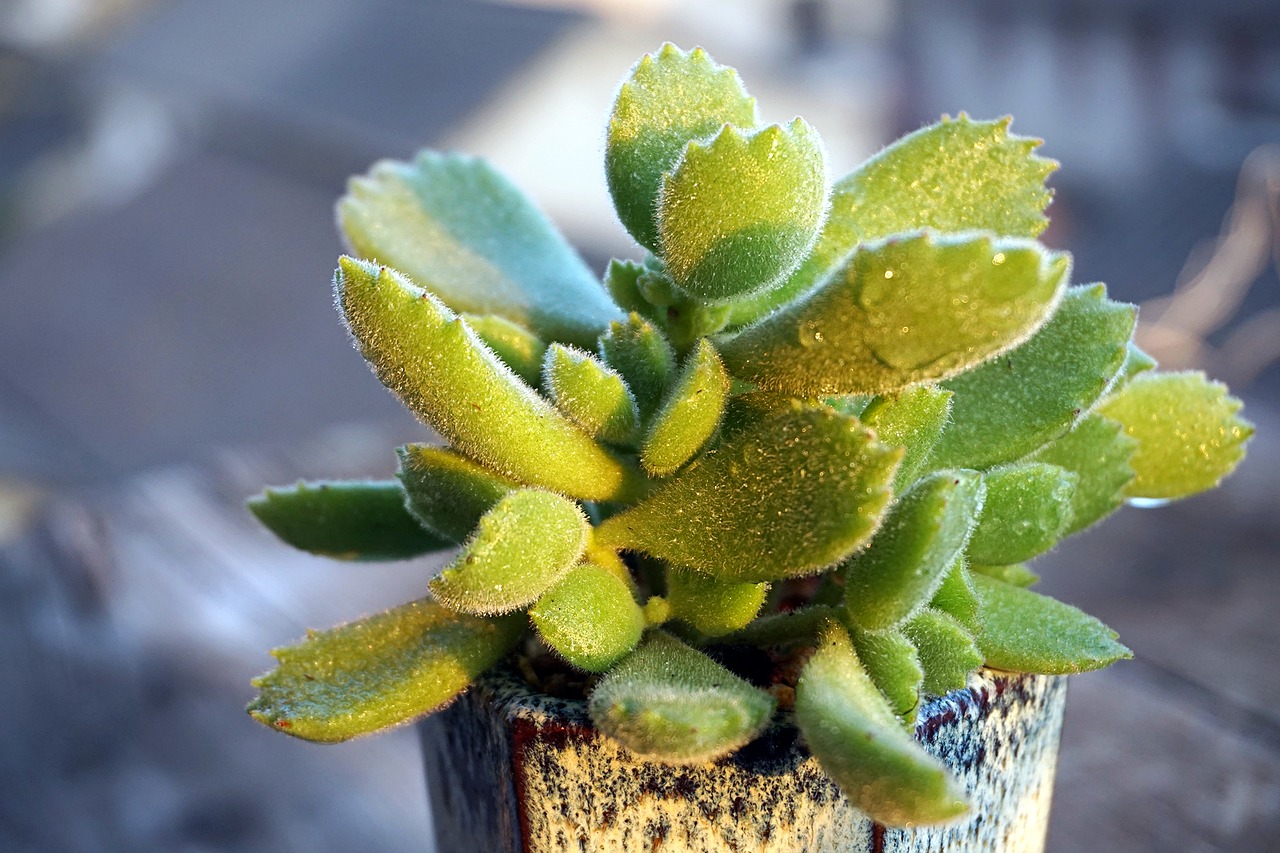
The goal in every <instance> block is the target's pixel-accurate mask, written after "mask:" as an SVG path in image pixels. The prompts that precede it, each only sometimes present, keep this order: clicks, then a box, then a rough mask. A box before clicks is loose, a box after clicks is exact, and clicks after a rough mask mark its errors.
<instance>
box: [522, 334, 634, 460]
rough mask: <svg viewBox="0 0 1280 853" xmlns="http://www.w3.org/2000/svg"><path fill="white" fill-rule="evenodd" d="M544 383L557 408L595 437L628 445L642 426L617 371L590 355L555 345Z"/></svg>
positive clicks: (548, 354) (548, 357)
mask: <svg viewBox="0 0 1280 853" xmlns="http://www.w3.org/2000/svg"><path fill="white" fill-rule="evenodd" d="M543 381H544V383H545V385H546V388H547V392H548V394H549V395H550V397H551V399H552V401H554V402H555V404H556V408H558V409H559V410H560V411H562V412H564V413H565V414H566V415H568V416H569V419H570V420H571V421H573V422H574V423H576V424H577V425H578V426H580V427H582V429H583V430H584V431H585V432H586V433H587V435H590V436H592V437H593V438H598V439H600V440H601V441H607V442H609V443H611V444H629V443H631V442H633V441H635V439H636V434H637V431H638V430H639V427H640V410H639V409H638V408H637V407H636V398H635V397H633V396H632V395H631V390H630V389H629V388H627V383H626V382H624V381H623V379H622V376H621V375H619V374H618V372H617V371H616V370H613V369H612V368H610V367H608V366H607V365H605V364H604V363H602V362H601V361H600V360H599V359H597V358H596V357H595V356H593V355H591V354H590V353H586V352H583V351H582V350H579V349H574V348H572V347H567V346H564V345H563V344H552V345H551V346H550V347H549V348H548V349H547V355H546V361H545V364H544V366H543Z"/></svg>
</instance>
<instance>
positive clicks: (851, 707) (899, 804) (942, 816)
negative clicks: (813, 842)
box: [796, 624, 968, 826]
mask: <svg viewBox="0 0 1280 853" xmlns="http://www.w3.org/2000/svg"><path fill="white" fill-rule="evenodd" d="M796 723H797V725H799V727H800V731H801V732H802V733H803V734H804V737H805V740H806V741H807V742H808V744H809V749H810V750H812V752H813V754H814V755H815V756H816V757H817V759H818V762H819V763H820V764H821V765H822V769H823V770H825V771H827V774H828V775H829V776H831V778H832V779H834V780H835V781H836V784H837V785H839V786H840V789H841V790H842V791H844V793H845V795H846V796H848V797H849V801H850V802H851V803H852V804H853V805H854V807H855V808H857V809H858V810H859V811H862V812H864V813H866V814H867V815H868V816H869V817H870V818H871V819H872V820H875V821H878V822H881V823H885V824H889V825H891V826H903V825H908V824H929V823H941V822H943V821H947V820H950V819H951V818H953V817H956V816H957V815H960V814H963V813H964V812H965V811H966V810H967V809H968V805H967V804H966V802H965V795H964V788H963V786H961V785H960V784H959V783H958V782H957V781H956V780H955V779H954V778H952V776H951V774H950V773H949V772H948V771H947V768H946V767H944V766H943V764H942V762H940V761H938V759H936V758H934V757H933V756H931V755H929V754H928V753H926V752H925V751H924V750H923V749H922V748H921V747H920V745H919V744H918V743H916V742H915V740H913V739H912V737H911V735H910V734H908V733H907V732H905V731H904V730H903V728H902V726H901V724H900V723H899V722H898V719H897V718H896V717H895V716H894V714H893V709H892V708H891V707H890V706H889V704H888V703H887V702H886V700H885V698H884V696H883V695H882V694H881V693H880V691H879V690H877V689H876V686H875V683H874V682H873V681H872V680H871V677H870V676H868V675H867V673H866V670H865V669H863V666H862V663H861V661H860V660H859V659H858V655H857V654H856V653H855V652H854V650H853V645H852V644H851V643H850V641H849V636H848V635H847V634H846V633H845V632H844V631H843V630H841V629H840V628H839V627H837V626H835V625H834V624H832V625H829V626H828V628H827V630H826V631H824V633H823V635H822V639H821V642H820V644H819V646H818V650H817V651H816V652H815V653H814V654H813V657H811V658H809V662H808V663H807V664H806V665H805V668H804V672H803V673H802V674H801V676H800V683H799V684H798V685H797V686H796Z"/></svg>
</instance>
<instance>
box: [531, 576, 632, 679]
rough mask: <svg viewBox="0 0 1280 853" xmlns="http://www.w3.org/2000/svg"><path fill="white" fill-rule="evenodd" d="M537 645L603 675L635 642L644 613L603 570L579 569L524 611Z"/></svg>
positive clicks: (621, 583)
mask: <svg viewBox="0 0 1280 853" xmlns="http://www.w3.org/2000/svg"><path fill="white" fill-rule="evenodd" d="M529 618H530V619H532V620H533V624H534V625H535V626H536V627H537V629H538V633H539V634H540V635H541V636H542V639H543V640H545V641H546V642H547V645H549V646H550V647H551V648H553V649H555V650H556V652H557V653H558V654H560V656H561V657H563V658H564V659H565V660H567V661H568V662H569V663H571V664H573V665H574V666H576V667H578V668H579V669H585V670H587V671H588V672H604V671H605V670H606V669H608V668H609V667H611V666H612V665H613V664H614V663H615V662H616V661H617V660H618V659H619V658H621V657H622V656H623V655H625V654H627V653H628V652H630V651H631V650H632V649H634V648H635V647H636V644H637V643H639V642H640V634H641V633H642V632H643V631H644V613H643V612H641V610H640V605H638V604H636V602H635V599H634V598H632V597H631V590H630V589H628V588H627V585H626V583H625V582H624V581H622V579H621V578H619V577H618V576H617V575H615V574H613V573H612V572H610V571H609V570H608V569H604V568H601V567H600V566H597V565H593V564H592V563H581V564H579V565H577V566H574V567H573V568H572V569H570V570H569V572H568V574H566V575H565V576H564V578H563V579H561V580H560V582H559V583H557V584H556V585H555V586H553V587H551V589H549V590H547V591H546V593H544V594H543V596H542V597H541V598H539V599H538V602H537V603H536V604H535V605H534V606H533V607H531V608H530V609H529Z"/></svg>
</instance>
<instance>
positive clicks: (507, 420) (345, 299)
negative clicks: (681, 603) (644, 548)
mask: <svg viewBox="0 0 1280 853" xmlns="http://www.w3.org/2000/svg"><path fill="white" fill-rule="evenodd" d="M335 287H336V289H337V296H338V300H339V305H340V306H341V308H342V312H343V315H344V317H345V318H346V321H347V325H348V327H349V328H350V329H351V334H352V336H353V337H354V338H355V340H356V343H357V345H358V346H359V348H360V351H361V353H363V355H364V357H365V358H366V359H367V360H368V361H369V363H370V365H372V367H373V369H374V372H375V373H377V375H378V378H379V379H380V380H382V383H383V384H384V385H386V386H387V387H388V388H390V389H391V390H392V391H394V392H395V393H396V394H397V395H398V396H399V397H400V399H401V400H403V401H404V403H405V405H407V406H408V407H409V409H410V410H411V411H412V412H414V414H416V415H417V416H418V417H420V418H422V419H423V420H424V421H426V422H427V423H428V424H430V425H431V426H432V427H434V428H435V429H436V431H437V432H439V433H440V435H442V436H444V438H445V440H446V441H448V443H449V444H450V445H452V446H453V447H455V448H457V449H458V450H459V451H461V452H462V453H465V454H466V455H467V456H470V457H471V458H472V459H475V460H476V461H477V462H480V463H482V464H484V465H485V466H486V467H489V468H492V469H493V470H495V471H497V472H498V473H500V474H503V475H506V476H508V477H511V478H513V479H516V480H520V481H521V482H524V483H529V484H531V485H535V486H543V487H545V488H548V489H552V490H554V491H557V492H562V493H564V494H568V495H572V496H574V497H579V498H585V499H587V500H606V499H610V498H616V497H618V496H619V495H621V494H623V493H625V492H626V491H627V490H628V489H631V488H635V487H636V486H637V485H638V472H633V471H631V470H630V469H629V468H628V467H627V466H626V465H624V464H623V463H622V462H621V461H619V460H618V459H617V458H615V457H614V456H612V455H610V454H609V453H608V452H607V451H606V450H605V449H604V448H602V447H601V446H600V445H598V444H596V443H595V442H594V441H592V440H591V438H590V437H589V436H587V435H586V434H585V433H583V432H582V431H581V430H579V429H578V428H577V427H576V426H574V425H573V423H572V422H571V421H569V420H568V419H567V418H565V417H564V416H563V415H561V414H560V413H559V412H557V411H556V410H555V409H554V408H553V407H552V405H551V404H550V403H548V402H547V401H546V400H544V399H542V398H541V397H540V396H538V394H537V393H536V392H535V391H534V390H533V389H532V388H530V387H529V386H528V385H526V384H525V383H524V381H523V380H521V379H520V377H518V376H516V375H515V374H514V373H512V372H511V370H510V369H509V368H508V367H507V366H506V365H505V364H503V363H502V361H501V360H500V359H498V358H497V356H495V355H494V354H493V352H491V351H490V350H489V349H488V348H487V347H486V346H484V344H482V343H481V342H480V340H479V339H478V338H477V337H476V335H475V333H474V332H472V331H471V329H470V328H469V327H468V326H467V324H466V323H465V322H464V321H463V320H461V319H459V318H458V317H457V316H456V315H455V314H454V313H453V312H452V311H450V310H449V309H448V308H447V307H445V305H444V304H443V303H441V302H440V301H439V300H438V299H436V298H435V297H434V296H432V295H431V294H429V293H427V292H426V291H424V290H422V289H420V288H418V287H416V286H415V285H413V284H412V283H410V282H409V281H408V280H407V279H405V278H404V277H403V276H402V275H400V274H399V273H397V272H396V271H394V270H392V269H389V268H387V267H378V266H377V265H375V264H370V263H368V262H366V261H358V260H355V259H353V258H347V257H344V258H342V260H341V262H340V266H339V268H338V273H337V277H336V279H335ZM496 424H501V425H502V428H501V429H495V425H496Z"/></svg>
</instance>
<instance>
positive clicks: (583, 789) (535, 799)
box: [420, 671, 1066, 853]
mask: <svg viewBox="0 0 1280 853" xmlns="http://www.w3.org/2000/svg"><path fill="white" fill-rule="evenodd" d="M1065 698H1066V680H1065V679H1064V678H1051V677H1046V676H1036V675H1009V674H1005V673H993V672H985V671H984V672H981V673H978V674H977V675H976V676H975V677H974V678H973V680H972V681H971V682H970V684H969V686H968V687H967V688H966V689H964V690H960V691H957V692H955V693H951V694H948V695H947V696H944V697H941V698H938V699H935V700H933V701H931V702H930V703H929V704H928V705H927V706H926V707H925V708H924V709H923V711H922V713H921V716H920V722H919V723H918V724H917V726H916V738H917V739H918V740H920V741H921V742H922V743H923V744H924V745H925V748H926V749H928V750H929V751H930V752H931V753H933V754H934V755H937V756H938V757H940V758H941V759H942V760H943V761H945V762H946V763H947V764H948V765H949V766H950V767H951V768H952V769H953V770H954V771H955V772H956V773H957V774H959V776H960V778H962V779H963V780H964V782H965V785H966V786H967V787H968V790H969V794H970V797H971V798H972V802H973V804H974V808H973V810H972V811H971V813H970V815H969V817H968V818H967V819H965V820H962V821H960V822H958V823H955V824H952V825H949V826H945V827H929V828H922V829H913V830H903V829H887V828H885V827H882V826H879V825H877V824H875V823H873V822H872V821H871V820H870V819H868V818H867V817H866V816H865V815H863V814H862V813H861V812H859V811H857V810H856V809H854V808H853V807H852V806H851V805H850V804H849V801H848V800H847V799H846V798H845V797H844V795H843V794H841V793H840V790H839V789H838V788H837V787H836V786H835V784H834V783H832V782H831V781H830V780H829V779H828V778H827V777H826V775H825V774H824V773H823V772H822V768H821V767H819V766H818V762H817V760H816V759H814V758H813V757H812V756H811V755H809V753H808V750H806V749H805V748H804V745H803V743H802V742H801V741H800V738H799V734H798V732H797V731H796V729H795V728H794V726H792V725H791V724H790V721H789V720H788V719H786V718H785V717H783V716H781V715H780V717H779V719H778V721H777V722H776V723H775V724H774V725H773V726H772V727H771V728H770V729H769V730H768V731H766V732H765V734H764V735H763V736H761V737H760V738H758V739H757V740H756V741H755V742H754V743H751V744H748V745H747V746H746V747H745V748H744V749H742V750H741V751H739V752H738V753H737V754H736V755H734V756H732V757H730V758H727V759H725V760H723V761H720V762H716V763H714V764H704V765H694V766H688V767H671V766H667V765H662V764H656V763H653V762H650V761H644V760H640V759H637V758H635V757H634V756H632V755H630V754H629V753H627V751H626V750H625V749H623V748H621V747H619V746H618V745H617V744H616V743H614V742H613V741H610V740H609V739H608V738H604V737H601V736H600V735H599V734H597V733H596V732H595V731H594V730H593V729H592V728H591V725H590V721H589V719H588V717H587V713H586V707H585V703H583V702H575V701H566V700H558V699H552V698H550V697H547V696H543V695H540V694H537V693H534V692H532V691H530V690H529V688H528V687H527V686H526V685H525V683H524V682H523V681H522V680H521V679H520V678H519V677H518V676H517V675H515V674H514V673H512V672H509V671H497V672H493V673H490V674H488V675H486V676H485V677H484V678H482V679H481V680H480V681H479V682H478V683H477V684H476V685H474V686H473V687H472V689H471V690H470V691H469V692H468V693H467V694H465V695H464V696H463V697H462V698H461V699H459V700H458V701H457V702H455V703H454V704H453V705H452V706H451V707H450V708H448V709H447V710H445V711H443V712H441V713H439V714H436V715H433V716H431V717H429V718H427V719H426V720H425V721H423V723H421V724H420V726H421V728H420V730H421V733H422V742H423V753H424V758H425V762H426V771H427V784H428V793H429V796H430V799H431V804H432V813H433V816H434V823H435V829H436V839H437V844H438V850H439V851H440V853H446V851H450V853H451V851H477V853H479V851H484V853H489V851H523V853H550V851H596V850H601V851H603V850H608V851H645V853H650V851H654V850H671V851H690V853H703V851H706V852H707V853H709V852H710V851H748V850H749V851H753V853H755V852H756V851H760V853H766V852H767V853H772V851H778V853H783V851H785V853H795V851H869V852H870V851H885V853H888V851H944V850H945V851H964V853H979V851H1007V853H1013V851H1018V853H1024V851H1038V850H1042V849H1043V848H1044V837H1045V830H1046V828H1047V825H1048V821H1049V803H1050V797H1051V795H1052V792H1053V774H1054V769H1055V766H1056V763H1057V749H1058V735H1059V731H1060V729H1061V726H1062V708H1063V704H1064V702H1065Z"/></svg>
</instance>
